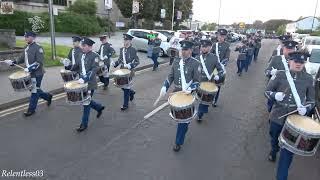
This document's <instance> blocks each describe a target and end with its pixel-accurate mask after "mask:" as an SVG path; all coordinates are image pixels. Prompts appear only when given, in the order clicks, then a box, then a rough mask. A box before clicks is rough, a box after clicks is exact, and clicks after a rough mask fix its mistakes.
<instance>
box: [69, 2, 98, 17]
mask: <svg viewBox="0 0 320 180" xmlns="http://www.w3.org/2000/svg"><path fill="white" fill-rule="evenodd" d="M69 10H70V11H71V12H75V13H78V14H87V15H96V13H97V4H96V2H95V1H94V0H77V1H76V2H74V3H73V4H72V5H71V6H70V8H69Z"/></svg>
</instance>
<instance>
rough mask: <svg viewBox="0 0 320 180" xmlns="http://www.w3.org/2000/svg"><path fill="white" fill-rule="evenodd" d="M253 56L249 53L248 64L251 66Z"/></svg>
mask: <svg viewBox="0 0 320 180" xmlns="http://www.w3.org/2000/svg"><path fill="white" fill-rule="evenodd" d="M252 57H253V55H247V59H248V64H247V66H250V65H251V62H252Z"/></svg>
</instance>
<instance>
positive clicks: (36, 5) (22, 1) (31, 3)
mask: <svg viewBox="0 0 320 180" xmlns="http://www.w3.org/2000/svg"><path fill="white" fill-rule="evenodd" d="M75 1H76V0H52V2H53V7H54V8H56V9H58V11H59V12H63V11H65V10H66V8H67V7H70V5H72V4H73V3H74V2H75ZM95 1H96V3H97V15H98V16H101V17H110V20H111V21H113V22H117V21H122V20H123V19H124V18H123V16H122V14H121V12H120V10H119V8H118V6H117V4H116V3H115V2H113V3H112V10H111V11H108V10H106V8H105V0H95ZM14 6H15V9H19V10H21V11H26V12H33V13H41V12H48V0H17V1H16V2H15V4H14ZM109 13H110V14H109Z"/></svg>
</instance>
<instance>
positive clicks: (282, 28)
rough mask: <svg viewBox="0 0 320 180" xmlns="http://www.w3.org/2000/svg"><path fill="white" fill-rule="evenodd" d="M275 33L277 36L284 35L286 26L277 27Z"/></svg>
mask: <svg viewBox="0 0 320 180" xmlns="http://www.w3.org/2000/svg"><path fill="white" fill-rule="evenodd" d="M276 33H277V35H278V36H280V35H283V34H285V33H286V25H284V24H283V25H281V26H279V27H278V29H277V32H276Z"/></svg>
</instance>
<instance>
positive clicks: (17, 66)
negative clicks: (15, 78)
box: [14, 64, 25, 70]
mask: <svg viewBox="0 0 320 180" xmlns="http://www.w3.org/2000/svg"><path fill="white" fill-rule="evenodd" d="M14 65H15V66H17V67H18V68H21V69H23V70H24V69H25V68H24V67H22V66H20V65H18V64H14Z"/></svg>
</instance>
